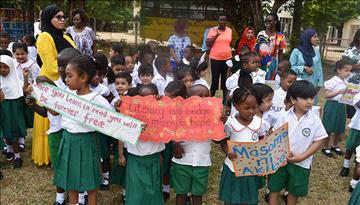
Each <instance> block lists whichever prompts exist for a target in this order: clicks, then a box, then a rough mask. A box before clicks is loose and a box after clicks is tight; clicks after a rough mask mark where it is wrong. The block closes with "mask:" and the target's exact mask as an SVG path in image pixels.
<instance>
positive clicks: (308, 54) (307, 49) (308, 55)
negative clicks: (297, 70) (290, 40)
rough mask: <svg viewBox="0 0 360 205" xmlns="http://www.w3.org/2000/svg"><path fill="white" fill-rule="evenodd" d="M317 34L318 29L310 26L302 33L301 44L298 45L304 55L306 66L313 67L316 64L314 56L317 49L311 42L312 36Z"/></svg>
mask: <svg viewBox="0 0 360 205" xmlns="http://www.w3.org/2000/svg"><path fill="white" fill-rule="evenodd" d="M315 34H316V31H315V30H314V29H312V28H308V29H306V30H305V31H304V32H302V33H301V34H300V45H299V46H298V49H299V50H300V51H301V53H302V55H303V57H304V61H305V66H308V67H311V66H313V64H314V62H313V57H314V56H315V50H314V47H313V45H312V44H311V37H313V36H314V35H315Z"/></svg>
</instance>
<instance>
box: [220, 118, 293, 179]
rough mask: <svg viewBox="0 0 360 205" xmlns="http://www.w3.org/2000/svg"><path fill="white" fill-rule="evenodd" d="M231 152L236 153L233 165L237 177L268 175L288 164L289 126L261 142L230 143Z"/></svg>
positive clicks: (286, 125) (283, 127)
mask: <svg viewBox="0 0 360 205" xmlns="http://www.w3.org/2000/svg"><path fill="white" fill-rule="evenodd" d="M227 144H228V148H229V151H231V152H233V153H235V154H236V155H237V158H236V159H234V160H233V161H232V162H233V165H234V170H235V175H236V176H237V177H238V176H253V175H267V174H272V173H274V172H276V170H277V169H278V168H280V167H282V166H285V165H286V164H287V161H286V159H287V158H288V156H289V154H290V151H289V136H288V124H287V123H286V124H284V125H283V126H281V127H280V128H279V129H277V130H275V131H274V132H273V133H271V134H270V136H268V137H265V139H263V140H260V141H259V142H255V143H253V142H234V141H230V140H229V141H228V142H227Z"/></svg>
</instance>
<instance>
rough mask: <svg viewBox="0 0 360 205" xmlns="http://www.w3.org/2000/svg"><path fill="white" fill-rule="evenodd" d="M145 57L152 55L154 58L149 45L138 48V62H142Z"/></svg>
mask: <svg viewBox="0 0 360 205" xmlns="http://www.w3.org/2000/svg"><path fill="white" fill-rule="evenodd" d="M146 55H152V56H153V57H154V53H153V52H152V50H151V47H150V46H149V45H141V46H139V61H140V62H142V60H143V59H144V58H145V56H146Z"/></svg>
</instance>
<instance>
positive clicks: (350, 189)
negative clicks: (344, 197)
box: [348, 185, 354, 193]
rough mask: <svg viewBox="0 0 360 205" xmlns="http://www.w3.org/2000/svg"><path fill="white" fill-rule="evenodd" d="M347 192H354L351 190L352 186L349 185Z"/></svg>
mask: <svg viewBox="0 0 360 205" xmlns="http://www.w3.org/2000/svg"><path fill="white" fill-rule="evenodd" d="M348 191H349V192H350V193H352V192H353V191H354V188H352V186H351V185H350V186H349V189H348Z"/></svg>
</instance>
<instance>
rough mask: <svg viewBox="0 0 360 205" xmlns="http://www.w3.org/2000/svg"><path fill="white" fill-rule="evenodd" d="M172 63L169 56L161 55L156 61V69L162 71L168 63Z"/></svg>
mask: <svg viewBox="0 0 360 205" xmlns="http://www.w3.org/2000/svg"><path fill="white" fill-rule="evenodd" d="M169 61H170V58H169V56H166V55H160V56H158V57H157V58H156V59H155V63H154V64H155V67H156V68H157V69H158V70H160V69H161V68H162V67H163V66H164V65H165V64H166V63H167V62H169Z"/></svg>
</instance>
